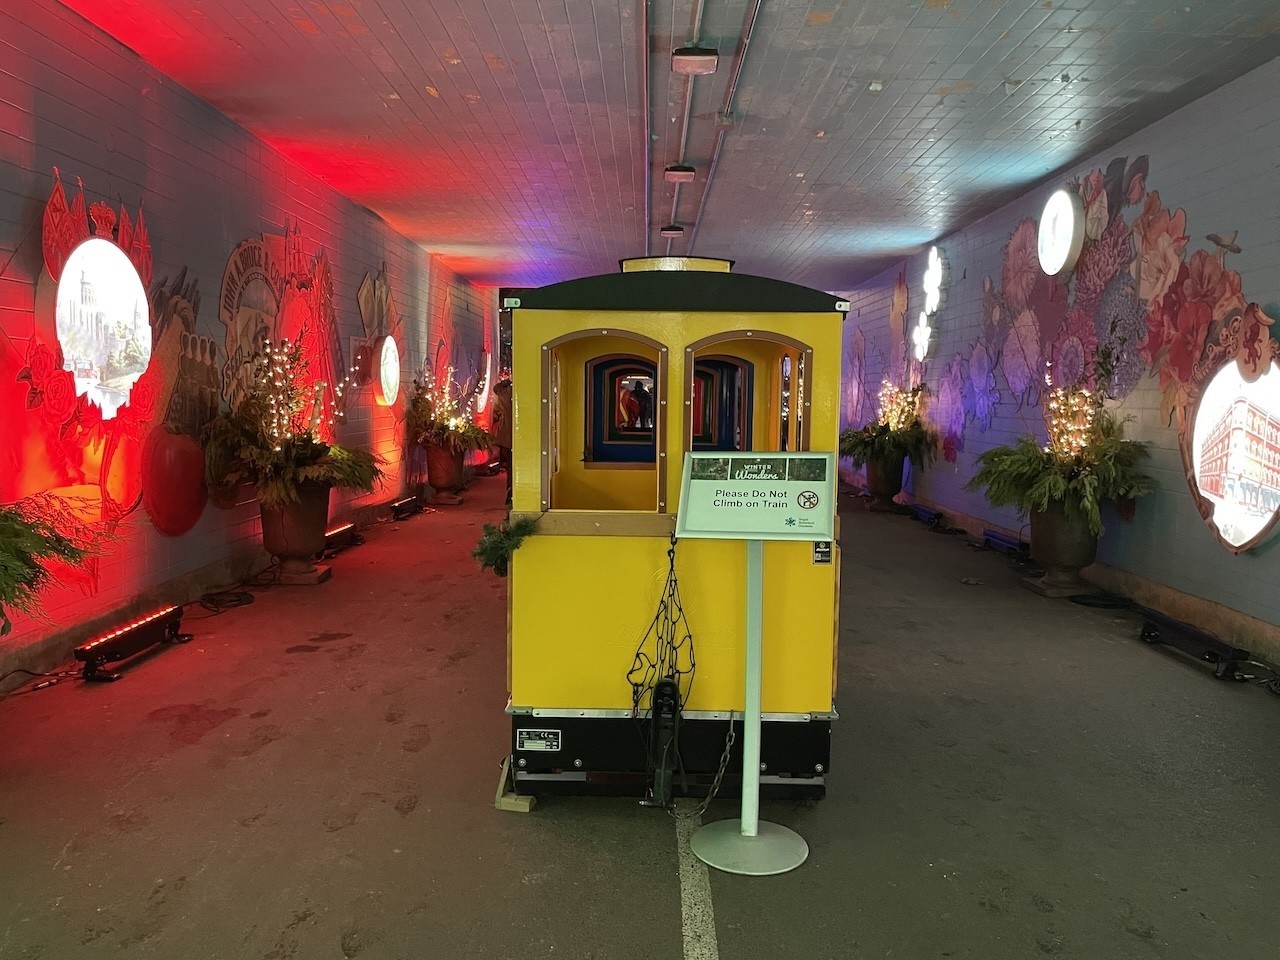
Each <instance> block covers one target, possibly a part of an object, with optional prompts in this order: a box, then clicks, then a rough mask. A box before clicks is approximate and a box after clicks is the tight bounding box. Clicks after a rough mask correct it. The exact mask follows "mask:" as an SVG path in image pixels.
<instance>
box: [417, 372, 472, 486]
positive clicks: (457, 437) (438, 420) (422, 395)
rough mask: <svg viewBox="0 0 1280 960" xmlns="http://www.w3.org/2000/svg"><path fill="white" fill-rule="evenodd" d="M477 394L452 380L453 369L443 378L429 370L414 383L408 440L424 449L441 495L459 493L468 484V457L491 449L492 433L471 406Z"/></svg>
mask: <svg viewBox="0 0 1280 960" xmlns="http://www.w3.org/2000/svg"><path fill="white" fill-rule="evenodd" d="M474 396H475V391H474V390H472V391H470V392H466V393H464V391H462V390H461V389H460V388H459V387H458V385H457V384H456V383H455V382H454V380H453V368H452V367H450V368H448V370H447V372H446V374H445V376H444V377H443V378H442V379H437V378H436V377H435V376H434V374H432V373H431V372H430V371H426V372H424V373H423V375H422V376H421V377H418V378H417V379H415V380H414V381H413V391H412V393H410V394H409V407H408V410H407V412H406V414H405V438H406V439H407V440H408V442H409V443H414V444H417V445H419V446H421V447H422V448H423V451H424V453H425V456H426V463H427V484H428V485H429V486H430V487H431V489H432V490H434V491H435V493H436V494H437V495H440V494H442V493H443V494H456V493H457V492H458V491H459V490H461V489H462V487H463V485H464V483H465V481H466V473H465V466H466V457H467V454H468V453H470V452H472V451H474V450H487V449H489V446H490V443H491V440H490V437H489V434H487V433H486V432H485V431H484V428H482V427H481V426H480V425H479V424H477V423H476V422H475V419H474V418H473V416H472V411H471V403H472V399H473V398H474Z"/></svg>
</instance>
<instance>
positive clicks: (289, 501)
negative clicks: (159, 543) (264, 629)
mask: <svg viewBox="0 0 1280 960" xmlns="http://www.w3.org/2000/svg"><path fill="white" fill-rule="evenodd" d="M301 354H302V351H301V345H300V343H298V342H294V343H290V342H289V341H288V340H282V341H280V343H279V345H278V346H276V345H272V344H271V343H270V342H267V343H265V344H264V345H263V347H262V350H261V351H260V352H259V353H256V354H254V355H253V356H251V357H250V358H249V359H248V360H246V361H245V363H246V364H247V365H249V367H250V373H251V376H250V377H249V378H248V380H247V383H248V386H247V389H246V390H245V392H244V394H243V396H242V397H241V398H240V399H239V400H238V401H237V402H236V404H235V406H234V407H232V409H231V410H229V411H226V412H224V413H220V414H219V415H218V416H217V417H215V418H214V419H213V420H212V421H210V422H209V423H208V424H207V425H206V426H205V428H204V431H203V433H202V435H201V436H202V440H203V442H204V446H205V479H206V481H207V482H208V484H209V486H210V488H211V489H213V490H223V491H225V490H227V489H228V488H234V487H235V486H237V485H238V484H240V483H245V482H247V483H251V484H253V486H254V487H255V488H256V490H257V493H258V501H259V505H260V509H261V512H262V545H263V546H264V547H265V548H266V550H267V552H268V553H270V554H271V555H272V556H274V557H276V558H277V559H278V560H279V561H280V570H279V575H280V582H283V583H319V582H320V581H321V580H324V579H326V578H327V576H328V573H329V571H328V569H327V568H322V567H316V566H315V564H313V563H312V558H313V557H315V555H316V554H318V553H319V552H320V551H321V550H322V549H323V548H324V533H325V526H326V524H327V523H328V519H329V491H330V490H331V489H332V488H333V487H345V488H349V489H356V490H363V491H365V492H366V493H368V492H371V491H372V490H373V483H374V481H375V480H377V479H378V478H379V477H381V476H382V471H381V469H380V468H379V467H378V461H377V459H376V458H375V457H374V455H373V454H372V453H370V452H369V451H367V450H357V449H349V448H347V447H342V446H339V445H338V444H335V443H331V442H329V441H327V440H326V439H324V437H323V435H322V433H321V429H322V426H323V427H331V426H332V425H333V423H334V421H335V420H338V419H341V417H342V407H341V401H342V396H343V392H344V390H345V386H346V383H345V381H344V383H343V384H339V385H337V387H335V389H334V394H335V396H334V397H333V398H332V399H331V398H330V397H329V396H328V394H327V391H328V386H327V385H326V384H324V383H314V384H303V383H301V382H300V380H299V376H298V371H300V370H302V369H304V366H303V364H302V355H301Z"/></svg>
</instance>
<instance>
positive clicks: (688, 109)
mask: <svg viewBox="0 0 1280 960" xmlns="http://www.w3.org/2000/svg"><path fill="white" fill-rule="evenodd" d="M706 6H707V0H698V3H697V6H696V8H695V10H694V14H693V36H692V37H691V38H690V43H689V46H692V47H696V46H698V43H699V41H700V40H702V14H703V12H704V11H705V10H706ZM675 33H676V0H671V35H672V36H673V37H674V36H675ZM696 79H697V77H695V76H694V75H693V74H689V75H688V76H687V77H685V84H684V120H683V122H682V123H681V125H680V151H679V153H678V154H677V155H676V163H678V164H683V163H684V152H685V149H686V148H687V147H688V145H689V120H690V118H691V117H692V116H693V81H694V80H696ZM681 186H682V184H679V183H677V184H675V195H674V196H673V197H672V198H671V218H670V219H669V220H668V221H667V222H668V223H678V222H679V220H678V218H677V216H676V214H677V213H679V211H680V187H681ZM673 242H674V241H672V240H668V241H667V256H671V244H672V243H673Z"/></svg>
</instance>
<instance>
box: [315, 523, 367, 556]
mask: <svg viewBox="0 0 1280 960" xmlns="http://www.w3.org/2000/svg"><path fill="white" fill-rule="evenodd" d="M360 542H362V541H361V539H360V534H358V533H357V532H356V525H355V524H354V523H352V522H350V521H347V522H346V523H340V524H338V525H337V526H336V527H331V528H329V529H328V530H326V531H325V532H324V549H323V550H321V551H320V552H321V554H322V555H324V556H326V557H331V556H333V555H334V554H335V553H337V552H338V551H339V550H345V549H346V548H347V547H353V546H355V545H356V544H357V543H360Z"/></svg>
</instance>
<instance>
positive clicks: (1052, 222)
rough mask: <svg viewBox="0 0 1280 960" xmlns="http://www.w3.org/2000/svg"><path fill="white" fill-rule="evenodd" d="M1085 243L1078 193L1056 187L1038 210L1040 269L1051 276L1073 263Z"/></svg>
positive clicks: (1082, 209)
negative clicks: (1039, 211)
mask: <svg viewBox="0 0 1280 960" xmlns="http://www.w3.org/2000/svg"><path fill="white" fill-rule="evenodd" d="M1083 245H1084V204H1083V203H1082V202H1081V200H1080V196H1079V194H1076V193H1074V192H1072V191H1070V190H1057V191H1055V192H1054V194H1053V196H1051V197H1050V198H1049V202H1048V203H1046V204H1045V205H1044V212H1043V213H1042V214H1040V234H1039V238H1038V241H1037V246H1036V249H1037V252H1038V253H1039V255H1040V269H1041V270H1043V271H1044V272H1045V273H1047V274H1048V275H1049V276H1051V277H1056V276H1057V275H1058V274H1060V273H1062V272H1064V271H1066V270H1070V269H1071V268H1072V267H1074V266H1075V265H1076V260H1077V258H1079V256H1080V248H1081V247H1082V246H1083Z"/></svg>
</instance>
